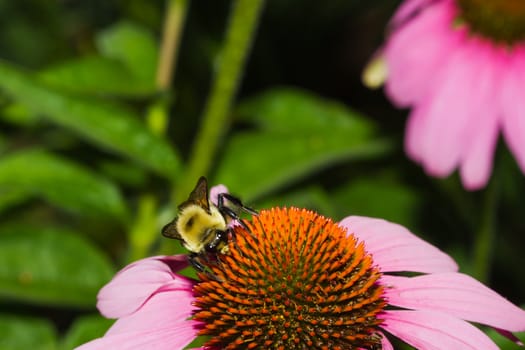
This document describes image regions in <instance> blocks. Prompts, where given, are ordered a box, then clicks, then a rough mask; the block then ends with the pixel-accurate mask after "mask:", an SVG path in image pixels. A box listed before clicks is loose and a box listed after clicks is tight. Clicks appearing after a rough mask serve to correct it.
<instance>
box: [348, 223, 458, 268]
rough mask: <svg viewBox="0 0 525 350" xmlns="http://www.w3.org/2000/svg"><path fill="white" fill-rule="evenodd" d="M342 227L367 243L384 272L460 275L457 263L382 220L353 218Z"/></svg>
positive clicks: (422, 241)
mask: <svg viewBox="0 0 525 350" xmlns="http://www.w3.org/2000/svg"><path fill="white" fill-rule="evenodd" d="M339 225H340V226H342V227H344V228H346V229H347V230H348V233H353V234H354V235H355V236H356V237H358V238H359V239H360V240H361V241H363V242H364V244H365V248H366V250H367V251H368V252H370V253H371V254H372V255H373V258H374V262H375V264H376V265H377V266H379V268H380V269H381V271H383V272H395V271H414V272H425V273H432V272H448V271H457V269H458V266H457V264H456V263H455V262H454V260H453V259H452V258H451V257H450V256H448V255H447V254H445V253H443V252H442V251H441V250H439V249H438V248H436V247H434V246H433V245H431V244H429V243H427V242H425V241H424V240H422V239H420V238H419V237H417V236H416V235H414V234H413V233H411V232H410V231H408V230H407V229H406V228H404V227H403V226H401V225H398V224H394V223H391V222H388V221H385V220H382V219H374V218H367V217H362V216H350V217H347V218H345V219H343V220H342V221H341V222H340V224H339Z"/></svg>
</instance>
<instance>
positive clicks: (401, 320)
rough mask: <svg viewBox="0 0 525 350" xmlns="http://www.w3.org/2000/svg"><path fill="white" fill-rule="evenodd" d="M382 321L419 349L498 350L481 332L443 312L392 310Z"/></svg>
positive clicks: (391, 331)
mask: <svg viewBox="0 0 525 350" xmlns="http://www.w3.org/2000/svg"><path fill="white" fill-rule="evenodd" d="M383 318H384V320H385V321H384V323H383V324H382V325H381V327H382V328H383V329H385V330H386V331H388V332H390V333H392V334H393V335H395V336H396V337H398V338H400V339H401V340H403V341H404V342H406V343H408V344H410V345H412V346H413V347H415V348H416V349H425V350H430V349H435V350H440V349H454V350H480V349H483V350H492V349H494V350H497V349H498V347H497V345H496V344H494V343H493V342H492V340H490V338H489V337H488V336H487V335H486V334H484V333H483V332H481V331H480V330H479V329H478V328H476V327H474V326H472V325H471V324H469V323H468V322H465V321H462V320H460V319H457V318H455V317H452V316H449V315H447V314H443V313H440V312H428V311H404V310H389V311H385V312H384V314H383Z"/></svg>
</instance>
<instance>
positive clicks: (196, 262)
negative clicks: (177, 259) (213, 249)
mask: <svg viewBox="0 0 525 350" xmlns="http://www.w3.org/2000/svg"><path fill="white" fill-rule="evenodd" d="M188 261H189V263H190V265H191V266H193V267H194V268H195V270H197V271H199V272H205V273H206V272H207V271H206V266H204V265H203V264H202V263H201V262H200V257H199V254H197V253H191V254H190V255H189V256H188Z"/></svg>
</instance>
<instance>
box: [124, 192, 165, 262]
mask: <svg viewBox="0 0 525 350" xmlns="http://www.w3.org/2000/svg"><path fill="white" fill-rule="evenodd" d="M157 206H158V203H157V199H156V198H155V196H153V195H148V194H142V195H141V196H140V200H139V202H138V209H137V217H136V219H135V221H134V224H133V226H132V227H131V228H130V234H129V240H130V245H131V250H130V253H129V256H128V263H129V262H132V261H136V260H139V259H142V258H144V257H146V256H148V255H149V253H150V249H151V245H152V243H153V242H154V241H155V240H156V238H157V237H158V235H159V232H158V229H157Z"/></svg>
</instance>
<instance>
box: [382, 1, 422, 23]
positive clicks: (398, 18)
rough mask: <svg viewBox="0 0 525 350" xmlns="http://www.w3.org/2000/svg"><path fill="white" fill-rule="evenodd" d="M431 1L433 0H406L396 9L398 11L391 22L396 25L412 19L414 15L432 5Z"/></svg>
mask: <svg viewBox="0 0 525 350" xmlns="http://www.w3.org/2000/svg"><path fill="white" fill-rule="evenodd" d="M431 3H432V0H405V1H404V2H403V3H401V5H399V8H398V9H397V10H396V13H395V14H394V16H393V17H392V19H391V24H392V25H393V26H394V27H395V26H396V25H400V24H403V23H404V22H405V21H407V20H409V19H411V18H412V16H413V15H415V14H417V13H419V11H422V10H424V9H425V8H426V7H428V6H429V5H431Z"/></svg>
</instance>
